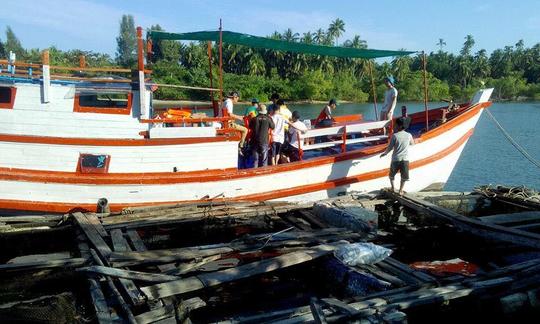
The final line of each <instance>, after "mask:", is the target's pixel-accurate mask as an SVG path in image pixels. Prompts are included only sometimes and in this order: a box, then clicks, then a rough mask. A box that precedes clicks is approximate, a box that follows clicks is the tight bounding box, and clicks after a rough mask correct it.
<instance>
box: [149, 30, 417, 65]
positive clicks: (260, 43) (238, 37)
mask: <svg viewBox="0 0 540 324" xmlns="http://www.w3.org/2000/svg"><path fill="white" fill-rule="evenodd" d="M148 35H149V36H150V37H151V38H152V40H192V41H214V42H219V31H200V32H192V33H168V32H164V31H150V32H149V33H148ZM223 43H225V44H236V45H244V46H248V47H253V48H264V49H272V50H276V51H288V52H295V53H302V54H313V55H323V56H335V57H348V58H364V59H372V58H378V57H389V56H403V55H409V54H412V53H415V52H411V51H387V50H377V49H359V48H351V47H337V46H324V45H312V44H305V43H295V42H288V41H282V40H277V39H271V38H266V37H258V36H253V35H247V34H240V33H235V32H230V31H223Z"/></svg>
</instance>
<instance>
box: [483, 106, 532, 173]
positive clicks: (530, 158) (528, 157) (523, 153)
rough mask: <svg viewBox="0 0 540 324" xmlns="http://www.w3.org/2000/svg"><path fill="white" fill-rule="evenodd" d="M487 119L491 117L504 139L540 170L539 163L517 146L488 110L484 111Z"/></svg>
mask: <svg viewBox="0 0 540 324" xmlns="http://www.w3.org/2000/svg"><path fill="white" fill-rule="evenodd" d="M484 110H485V111H486V113H487V114H488V116H489V117H491V120H493V122H494V123H495V125H496V126H497V128H499V130H500V131H501V133H503V135H504V137H506V139H507V140H508V141H509V142H510V144H512V145H513V146H514V147H515V148H516V149H517V150H518V151H519V152H520V153H521V154H522V155H523V156H524V157H525V158H526V159H527V160H529V161H530V162H531V163H532V164H534V165H536V167H537V168H539V169H540V162H538V161H537V160H536V159H535V158H534V157H532V156H531V155H530V154H529V153H528V152H527V150H525V149H524V148H523V147H522V146H521V145H519V144H518V143H517V142H516V141H515V140H514V139H513V138H512V136H510V134H508V132H507V131H506V130H505V129H504V128H503V127H502V125H501V124H500V123H499V121H498V120H497V119H495V116H493V114H491V111H489V109H484Z"/></svg>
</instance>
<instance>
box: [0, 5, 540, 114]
mask: <svg viewBox="0 0 540 324" xmlns="http://www.w3.org/2000/svg"><path fill="white" fill-rule="evenodd" d="M149 30H162V28H161V27H160V26H159V25H153V26H151V27H150V28H149ZM344 32H345V22H344V21H343V20H341V19H339V18H337V19H336V20H334V21H333V22H332V23H331V24H330V25H329V26H328V27H327V28H319V29H317V30H315V31H308V32H306V33H303V34H302V35H300V34H299V33H296V32H294V31H293V30H291V29H290V28H288V29H286V30H284V31H283V32H278V31H276V32H274V33H273V34H271V35H269V36H268V37H269V38H273V39H280V40H285V41H290V42H303V43H308V44H318V45H328V46H336V45H337V46H343V47H353V48H368V44H367V42H366V41H365V40H363V39H362V38H361V37H360V36H359V35H355V36H354V37H352V38H351V39H347V40H343V39H341V38H340V37H341V36H342V35H343V33H344ZM116 40H117V45H118V46H117V51H116V56H115V58H112V57H111V56H110V55H108V54H104V53H96V52H92V51H83V50H79V49H73V50H69V51H62V50H60V49H57V48H56V47H54V46H51V47H50V48H49V52H50V59H51V65H57V66H78V64H79V57H80V56H81V55H84V56H85V58H86V65H87V66H88V67H110V66H113V65H116V66H122V67H131V68H135V67H136V60H137V55H136V31H135V20H134V18H133V16H131V15H123V16H122V17H121V20H120V28H119V34H118V36H117V37H116ZM433 45H436V46H438V48H439V49H438V50H437V51H434V52H431V53H429V54H427V71H428V73H427V76H428V89H429V98H428V101H430V102H433V101H442V100H454V101H458V100H459V101H461V100H467V99H469V98H470V97H471V96H472V94H473V93H474V92H476V91H477V90H478V89H479V88H483V87H494V88H495V91H494V93H493V97H492V98H493V100H494V101H527V100H530V101H535V100H536V101H537V100H540V43H537V44H535V45H533V46H532V47H526V46H525V44H524V42H523V40H519V41H518V42H517V43H516V44H514V45H509V46H505V47H504V48H502V49H496V50H494V51H493V52H492V53H491V54H488V53H487V51H486V50H484V49H475V48H474V45H475V40H474V38H473V36H472V35H467V36H466V37H465V41H464V43H463V46H462V49H461V50H460V52H459V54H454V53H449V52H446V51H445V50H444V47H445V46H446V42H445V41H444V39H442V38H440V39H438V41H437V42H436V40H434V44H433ZM400 50H401V49H400ZM10 51H12V52H14V53H16V55H17V60H18V61H28V62H40V60H41V50H40V49H36V48H33V49H25V48H24V47H23V46H22V44H21V42H20V41H19V39H18V38H17V37H16V36H15V33H14V31H13V30H12V29H11V28H10V27H9V26H8V27H7V28H6V34H5V40H3V39H1V38H0V57H2V58H6V57H7V55H8V54H9V52H10ZM212 61H213V70H212V75H213V80H212V82H213V86H214V87H216V85H217V84H219V82H218V75H219V71H218V64H219V63H218V62H219V56H218V50H217V44H215V45H214V47H213V52H212ZM148 63H149V66H148V68H150V69H152V70H153V73H152V80H153V81H155V82H156V83H165V84H173V85H189V86H197V87H210V80H209V64H208V56H207V44H206V42H177V41H170V40H161V41H156V42H154V43H153V47H152V55H151V58H150V60H149V62H148ZM370 65H371V66H372V67H373V77H374V82H375V86H376V89H375V95H376V98H377V101H378V102H380V101H382V100H383V98H384V91H385V90H386V87H385V86H384V84H383V79H384V78H385V77H386V76H389V75H393V76H394V78H395V79H396V80H397V82H396V85H395V86H396V88H397V89H398V91H399V100H400V101H409V102H412V101H423V99H424V98H423V96H424V92H423V71H422V60H421V57H420V56H419V55H411V56H403V57H394V58H392V59H391V60H388V61H384V62H377V61H374V60H363V59H348V58H335V57H323V56H314V55H303V54H296V53H290V52H280V51H271V50H265V49H257V48H248V47H244V46H238V45H230V44H224V45H223V72H224V73H223V83H224V92H225V93H227V92H228V91H231V90H236V91H239V92H240V95H241V99H242V100H243V101H246V102H247V101H249V100H250V99H251V98H258V99H259V100H260V101H263V102H264V101H266V100H267V99H268V96H269V95H270V94H271V93H273V92H277V93H279V94H280V95H281V97H282V98H284V99H286V100H287V101H288V102H290V103H314V104H318V103H321V104H323V103H326V102H327V101H328V100H329V99H330V98H336V99H338V101H340V102H343V103H346V102H348V103H369V102H373V90H372V86H371V74H370ZM94 75H95V74H94ZM217 97H218V96H217V93H216V92H214V99H218V98H217ZM154 98H155V99H158V100H181V102H184V103H189V102H195V103H196V102H199V101H204V102H206V103H208V102H209V100H210V99H211V98H210V94H209V92H208V91H202V90H192V89H179V88H166V87H159V88H158V89H157V91H156V92H155V93H154Z"/></svg>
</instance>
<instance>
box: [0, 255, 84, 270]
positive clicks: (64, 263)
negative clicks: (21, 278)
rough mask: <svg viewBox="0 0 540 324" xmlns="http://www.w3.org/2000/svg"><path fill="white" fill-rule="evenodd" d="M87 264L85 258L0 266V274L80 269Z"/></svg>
mask: <svg viewBox="0 0 540 324" xmlns="http://www.w3.org/2000/svg"><path fill="white" fill-rule="evenodd" d="M87 262H88V259H85V258H70V259H63V260H50V261H37V262H21V263H8V264H0V273H2V272H14V271H30V270H42V269H53V268H77V267H82V266H84V265H85V264H86V263H87Z"/></svg>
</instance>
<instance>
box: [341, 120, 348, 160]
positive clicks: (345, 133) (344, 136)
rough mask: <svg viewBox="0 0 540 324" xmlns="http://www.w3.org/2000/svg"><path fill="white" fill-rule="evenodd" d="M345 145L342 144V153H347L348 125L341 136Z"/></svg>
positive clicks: (344, 127)
mask: <svg viewBox="0 0 540 324" xmlns="http://www.w3.org/2000/svg"><path fill="white" fill-rule="evenodd" d="M341 138H342V139H343V143H341V153H345V152H347V125H345V126H343V134H342V135H341Z"/></svg>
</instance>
